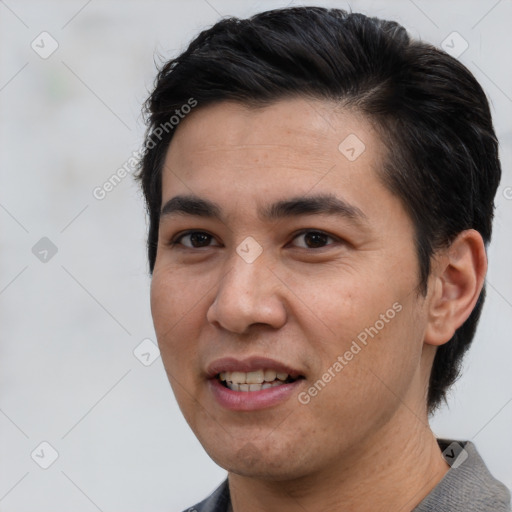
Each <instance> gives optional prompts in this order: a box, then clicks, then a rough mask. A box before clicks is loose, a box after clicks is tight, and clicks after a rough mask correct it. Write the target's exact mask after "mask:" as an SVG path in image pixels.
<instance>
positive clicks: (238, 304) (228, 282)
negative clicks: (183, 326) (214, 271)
mask: <svg viewBox="0 0 512 512" xmlns="http://www.w3.org/2000/svg"><path fill="white" fill-rule="evenodd" d="M232 261H233V264H232V266H231V268H230V270H228V271H227V272H225V273H224V274H223V277H222V278H221V281H220V282H219V285H218V288H217V294H216V296H215V300H214V302H213V303H212V305H211V306H210V307H209V309H208V312H207V314H206V318H207V320H208V321H209V322H210V323H211V324H212V325H214V326H216V327H218V328H223V329H226V330H229V331H231V332H233V333H236V334H245V333H246V332H248V331H249V328H250V327H251V326H252V325H254V324H264V325H267V326H270V327H273V328H275V329H279V328H280V327H282V326H283V325H284V324H285V323H286V318H287V313H286V308H285V306H284V301H283V297H282V296H281V293H282V291H283V286H282V283H280V281H279V279H278V278H277V277H276V276H275V275H274V274H273V272H272V271H271V270H270V269H269V268H268V266H267V265H266V263H265V260H264V258H262V257H259V258H258V259H257V260H256V261H253V262H252V263H248V262H246V261H244V259H243V258H241V257H240V256H239V255H238V254H234V256H233V258H232Z"/></svg>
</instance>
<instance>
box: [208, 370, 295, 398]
mask: <svg viewBox="0 0 512 512" xmlns="http://www.w3.org/2000/svg"><path fill="white" fill-rule="evenodd" d="M215 378H216V379H218V381H219V382H220V384H221V385H222V386H224V387H225V388H228V389H230V390H231V391H244V392H249V393H250V392H254V391H262V390H264V389H270V388H275V387H278V386H282V385H284V384H290V383H292V382H295V381H297V380H299V379H304V377H303V376H302V375H297V376H293V375H291V374H289V373H287V372H280V371H276V370H273V369H270V368H267V369H259V370H255V371H250V372H242V371H225V372H220V373H217V374H216V375H215Z"/></svg>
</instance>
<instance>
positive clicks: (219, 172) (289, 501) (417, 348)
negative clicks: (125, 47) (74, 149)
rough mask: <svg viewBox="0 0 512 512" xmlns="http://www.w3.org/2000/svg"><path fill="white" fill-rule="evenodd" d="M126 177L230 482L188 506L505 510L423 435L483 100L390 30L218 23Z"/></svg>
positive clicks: (453, 284) (171, 65) (471, 295)
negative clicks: (135, 182)
mask: <svg viewBox="0 0 512 512" xmlns="http://www.w3.org/2000/svg"><path fill="white" fill-rule="evenodd" d="M146 107H147V113H148V132H147V135H146V144H145V153H144V158H143V160H142V163H141V168H140V174H139V177H140V179H141V182H142V186H143V191H144V194H145V197H146V200H147V206H148V212H149V219H150V225H149V240H148V252H149V262H150V270H151V272H152V286H151V306H152V314H153V320H154V324H155V329H156V334H157V338H158V343H159V346H160V350H161V354H162V358H163V362H164V365H165V368H166V372H167V374H168V377H169V381H170V383H171V386H172V388H173V391H174V393H175V395H176V398H177V401H178V403H179V405H180V408H181V410H182V412H183V414H184V416H185V418H186V420H187V422H188V423H189V425H190V427H191V428H192V430H193V431H194V433H195V435H196V436H197V438H198V439H199V441H200V442H201V444H202V445H203V447H204V448H205V450H206V451H207V452H208V454H209V455H210V457H211V458H212V459H213V460H214V461H215V462H216V463H217V464H219V465H220V466H221V467H223V468H225V469H226V470H227V471H228V478H227V480H226V481H225V482H224V483H223V484H222V485H221V486H220V487H219V488H218V489H217V490H216V491H215V492H214V493H213V494H212V495H211V496H210V497H209V498H207V499H206V500H204V501H203V502H201V503H200V504H198V505H196V506H195V507H193V508H190V509H189V510H196V511H203V512H206V511H218V512H221V511H222V512H224V511H232V512H257V511H258V512H260V511H267V512H268V511H278V510H279V511H283V510H285V511H288V510H304V511H308V512H317V511H325V510H329V511H334V510H340V511H341V510H350V511H352V512H358V511H369V510H371V511H391V510H393V511H410V510H415V511H422V512H423V511H433V510H435V511H450V512H453V511H465V512H466V511H468V510H469V511H470V510H475V511H476V510H478V511H480V512H482V511H505V510H509V509H510V496H509V493H508V490H507V489H506V488H505V486H504V485H503V484H501V483H499V482H498V481H496V480H495V479H494V478H493V477H492V476H491V474H490V473H489V471H488V470H487V468H486V466H485V464H484V462H483V461H482V459H481V458H480V456H479V455H478V453H477V451H476V448H475V446H474V445H473V444H472V443H470V442H463V441H461V442H458V441H454V440H439V439H436V438H435V436H434V435H433V433H432V431H431V430H430V428H429V424H428V418H429V414H432V413H433V412H434V411H435V409H436V408H437V406H438V405H439V404H440V403H441V402H442V400H443V399H444V397H445V393H446V390H447V388H448V387H449V386H450V384H452V383H453V381H454V379H455V378H456V376H457V373H458V369H459V365H460V361H461V358H462V355H463V353H464V352H465V350H466V349H467V348H468V346H469V344H470V343H471V340H472V338H473V335H474V332H475V328H476V325H477V322H478V317H479V315H480V311H481V308H482V304H483V300H484V278H485V274H486V270H487V258H486V245H487V244H488V243H489V240H490V236H491V223H492V217H493V209H494V204H493V201H494V195H495V193H496V189H497V187H498V184H499V180H500V175H501V170H500V163H499V159H498V151H497V141H496V137H495V134H494V130H493V126H492V121H491V116H490V112H489V107H488V103H487V100H486V98H485V95H484V93H483V91H482V89H481V87H480V86H479V85H478V83H477V82H476V80H475V79H474V77H473V76H472V75H471V73H470V72H469V71H468V70H467V69H466V68H465V67H464V66H463V65H461V64H460V63H459V62H458V61H457V60H455V59H454V58H452V57H450V56H448V55H447V54H445V53H444V52H441V51H439V50H437V49H435V48H433V47H431V46H429V45H427V44H425V43H421V42H418V41H413V40H411V39H410V38H409V37H408V35H407V33H406V31H405V30H404V29H403V28H402V27H401V26H400V25H398V24H396V23H393V22H387V21H383V20H378V19H375V18H367V17H365V16H363V15H361V14H347V13H346V12H344V11H341V10H335V9H330V10H328V9H323V8H316V7H315V8H314V7H300V8H289V9H282V10H273V11H269V12H264V13H261V14H258V15H256V16H254V17H252V18H250V19H248V20H239V19H235V18H230V19H224V20H222V21H220V22H218V23H217V24H216V25H215V26H213V27H212V28H210V29H209V30H205V31H204V32H202V33H201V34H200V35H199V36H198V37H197V38H196V39H195V40H194V41H193V42H192V43H191V44H190V46H189V47H188V49H187V50H186V51H185V52H184V53H183V54H181V55H180V56H179V57H177V58H176V59H174V60H172V61H170V62H168V63H167V64H165V65H164V66H163V68H162V69H161V71H160V73H159V75H158V77H157V81H156V87H155V89H154V91H153V92H152V94H151V96H150V98H149V99H148V101H147V104H146Z"/></svg>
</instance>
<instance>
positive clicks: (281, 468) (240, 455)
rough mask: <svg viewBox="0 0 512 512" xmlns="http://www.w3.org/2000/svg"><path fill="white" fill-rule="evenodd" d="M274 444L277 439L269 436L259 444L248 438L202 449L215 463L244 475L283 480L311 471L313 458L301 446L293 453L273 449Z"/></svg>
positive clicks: (275, 445)
mask: <svg viewBox="0 0 512 512" xmlns="http://www.w3.org/2000/svg"><path fill="white" fill-rule="evenodd" d="M269 437H271V436H269ZM277 446H278V444H277V443H276V442H274V443H273V442H272V439H270V438H268V439H266V440H265V442H263V443H261V445H259V444H258V443H257V442H251V441H247V442H242V443H240V442H239V443H237V444H236V445H235V444H234V443H233V445H231V446H230V447H226V448H225V449H219V447H218V445H217V446H215V447H210V446H205V449H206V452H207V453H208V455H209V456H210V458H211V459H212V460H213V461H214V462H215V463H216V464H217V465H219V466H220V467H222V468H223V469H225V470H226V471H228V472H230V473H235V474H237V475H240V476H244V477H250V478H257V479H262V480H266V479H269V480H273V481H284V480H294V479H296V478H301V477H303V476H306V475H307V474H308V473H311V471H312V469H313V466H312V461H311V458H310V457H307V456H306V454H305V452H304V447H302V451H301V452H300V453H293V452H296V450H291V451H290V450H288V451H287V450H286V449H285V447H284V446H281V450H276V447H277ZM288 448H290V447H288ZM292 461H293V462H292ZM291 462H292V463H291Z"/></svg>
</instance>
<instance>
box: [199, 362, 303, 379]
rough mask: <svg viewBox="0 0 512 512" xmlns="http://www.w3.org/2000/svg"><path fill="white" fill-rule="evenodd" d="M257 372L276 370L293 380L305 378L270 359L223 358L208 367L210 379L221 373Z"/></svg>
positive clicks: (298, 372)
mask: <svg viewBox="0 0 512 512" xmlns="http://www.w3.org/2000/svg"><path fill="white" fill-rule="evenodd" d="M256 370H275V371H276V372H277V373H287V374H288V375H290V377H293V378H297V377H301V376H303V375H302V374H301V372H300V370H297V369H295V368H292V367H291V366H289V365H287V364H285V363H282V362H280V361H276V360H275V359H270V358H268V357H248V358H244V359H236V358H234V357H223V358H220V359H215V360H214V361H212V362H211V363H210V364H209V365H208V366H207V367H206V373H207V376H208V378H209V379H212V378H214V377H215V376H216V375H218V374H219V373H221V372H235V371H238V372H252V371H256Z"/></svg>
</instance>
